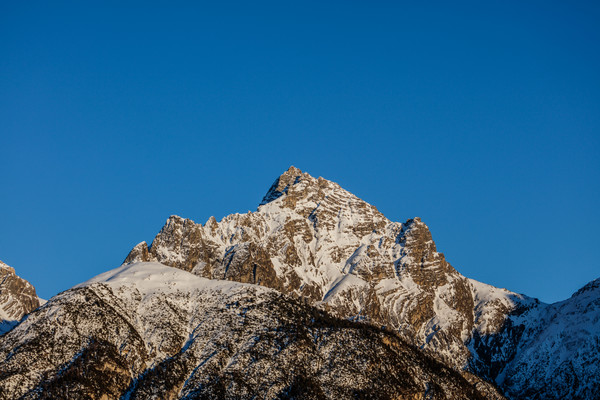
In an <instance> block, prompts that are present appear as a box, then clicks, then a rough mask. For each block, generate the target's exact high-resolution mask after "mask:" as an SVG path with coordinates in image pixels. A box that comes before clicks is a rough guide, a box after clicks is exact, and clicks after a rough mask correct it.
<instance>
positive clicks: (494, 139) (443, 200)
mask: <svg viewBox="0 0 600 400" xmlns="http://www.w3.org/2000/svg"><path fill="white" fill-rule="evenodd" d="M122 3H123V2H106V1H102V2H87V1H86V2H71V3H63V2H58V1H57V2H42V1H27V2H21V1H11V2H2V4H1V5H0V187H1V193H0V212H1V216H2V229H0V259H1V260H3V261H4V262H6V263H7V264H9V265H11V266H12V267H14V268H15V269H16V270H17V273H18V274H19V275H21V276H22V277H24V278H26V279H28V280H29V281H30V282H31V283H33V284H34V286H35V287H36V288H37V289H38V294H39V295H40V296H41V297H44V298H49V297H51V296H53V295H54V294H56V293H58V292H59V291H62V290H65V289H67V288H69V287H71V286H72V285H74V284H76V283H78V282H81V281H84V280H87V279H89V278H91V277H92V276H94V275H96V274H98V273H101V272H103V271H106V270H108V269H111V268H114V267H117V266H118V265H120V263H121V262H122V260H123V259H124V258H125V256H126V255H127V253H128V252H129V250H130V249H131V248H132V247H133V246H134V245H135V244H137V243H138V242H140V241H142V240H146V241H148V242H150V241H151V240H152V238H153V237H154V235H155V234H156V233H157V232H158V231H159V229H160V228H161V227H162V225H163V223H164V221H165V220H166V218H167V217H168V216H169V215H171V214H177V215H181V216H184V217H188V218H191V219H193V220H195V221H196V222H202V223H204V222H205V221H206V220H207V219H208V218H209V217H210V216H211V215H214V216H216V217H217V219H221V218H222V217H223V216H225V215H227V214H230V213H233V212H246V211H248V210H255V209H256V207H257V206H258V204H259V202H260V200H261V198H262V196H263V195H264V193H265V192H266V191H267V189H268V188H269V186H270V185H271V183H272V182H273V180H274V179H275V178H276V177H277V176H278V175H280V174H281V173H282V172H283V171H284V170H286V169H287V168H288V167H289V166H290V165H295V166H297V167H298V168H300V169H302V170H304V171H307V172H309V173H310V174H312V175H314V176H323V177H325V178H327V179H330V180H333V181H336V182H338V183H339V184H340V185H342V186H343V187H344V188H346V189H348V190H349V191H351V192H353V193H354V194H356V195H357V196H358V197H361V198H363V199H364V200H366V201H368V202H369V203H371V204H374V205H375V206H377V207H378V208H379V210H381V211H382V212H383V213H384V214H385V215H386V216H387V217H388V218H390V219H392V220H395V221H401V222H404V221H405V220H406V219H408V218H411V217H414V216H420V217H421V218H422V219H423V221H424V222H425V223H427V224H428V225H429V227H430V229H431V231H432V233H433V237H434V240H435V241H436V243H437V246H438V250H440V251H442V252H444V253H445V255H446V257H447V259H448V260H449V261H450V263H452V264H453V266H454V267H455V268H457V269H458V270H459V271H460V272H461V273H463V274H464V275H466V276H468V277H470V278H474V279H477V280H481V281H484V282H486V283H490V284H493V285H496V286H500V287H506V288H508V289H510V290H513V291H516V292H520V293H526V294H528V295H530V296H534V297H539V298H540V299H541V300H542V301H546V302H553V301H558V300H562V299H565V298H567V297H569V296H570V295H571V294H572V293H573V292H574V291H575V290H577V289H578V288H579V287H581V286H582V285H584V284H585V283H586V282H588V281H590V280H592V279H594V278H598V277H600V261H599V258H598V250H599V249H600V248H599V246H598V242H599V239H600V229H599V226H600V212H599V209H598V204H599V200H600V196H599V195H600V72H599V71H600V52H599V50H598V49H599V47H598V46H599V43H600V24H599V23H598V21H600V3H598V2H592V1H589V2H564V1H561V2H558V1H556V2H551V1H539V2H532V1H527V2H522V1H519V2H517V1H489V2H479V1H473V2H439V3H435V2H420V4H419V5H415V4H412V3H415V2H411V4H409V3H408V2H407V3H402V2H357V1H336V2H333V1H318V2H312V1H308V2H307V1H304V2H281V1H278V2H275V1H273V2H260V1H259V2H247V1H246V2H189V3H185V2H179V3H177V2H146V1H145V2H138V3H135V2H126V3H127V5H123V4H122ZM214 3H219V5H215V4H214Z"/></svg>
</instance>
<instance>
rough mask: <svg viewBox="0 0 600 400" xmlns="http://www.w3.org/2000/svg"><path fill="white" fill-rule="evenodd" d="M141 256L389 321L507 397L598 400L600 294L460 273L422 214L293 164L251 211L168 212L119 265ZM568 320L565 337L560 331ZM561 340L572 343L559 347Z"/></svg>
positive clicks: (330, 309)
mask: <svg viewBox="0 0 600 400" xmlns="http://www.w3.org/2000/svg"><path fill="white" fill-rule="evenodd" d="M140 261H143V262H148V261H152V262H159V263H162V264H165V265H168V266H171V267H174V268H178V269H181V270H184V271H189V272H191V273H193V274H195V275H197V276H200V277H204V278H208V279H220V280H230V281H237V282H242V283H252V284H256V285H261V286H265V287H268V288H271V289H275V290H277V291H278V292H281V293H284V294H286V295H288V296H291V297H294V298H297V299H301V300H302V301H305V302H307V303H308V304H310V305H313V306H315V307H317V308H319V309H320V310H323V311H325V312H327V313H329V314H331V315H334V316H336V317H338V318H343V319H347V320H351V321H363V322H368V323H370V324H372V325H375V326H385V327H386V328H387V329H390V330H393V331H395V332H397V333H398V334H399V335H400V336H401V337H402V338H403V340H405V341H407V342H408V343H410V344H412V345H414V346H417V347H419V348H420V349H422V350H423V351H424V352H426V353H427V354H429V355H430V356H432V357H435V358H437V359H438V360H439V361H441V362H443V363H445V364H447V365H450V366H452V367H453V368H455V369H457V370H467V371H471V372H473V373H475V374H477V375H479V376H481V377H483V378H485V379H488V380H490V381H494V382H496V383H497V384H498V385H500V387H501V388H502V389H503V390H504V391H505V392H506V393H507V394H509V396H511V397H512V398H530V399H538V398H539V399H541V398H548V399H554V398H556V399H558V398H562V397H565V396H566V397H569V398H582V399H583V398H590V395H591V397H600V391H599V389H598V382H599V381H600V378H598V376H599V375H598V374H595V375H594V374H593V373H592V372H594V371H596V370H597V367H598V365H599V364H600V356H599V355H600V348H599V343H600V340H599V336H600V334H599V332H600V329H599V327H598V324H597V322H598V318H599V317H598V316H599V313H600V306H598V303H597V301H595V300H594V295H596V293H597V292H595V291H589V290H587V291H585V293H592V294H591V295H586V297H585V298H586V299H588V300H586V301H587V302H586V301H583V300H581V299H579V297H580V296H575V298H572V299H569V300H567V303H565V304H561V303H558V304H554V305H548V304H544V303H541V302H540V301H538V300H537V299H533V298H530V297H527V296H525V295H521V294H517V293H513V292H510V291H508V290H505V289H498V288H495V287H493V286H490V285H486V284H484V283H481V282H477V281H474V280H471V279H468V278H466V277H464V276H463V275H461V274H460V273H459V272H458V271H457V270H456V269H454V268H453V267H452V266H451V265H450V264H449V263H448V262H447V261H446V260H445V257H444V255H443V254H442V253H440V252H438V251H437V248H436V245H435V242H434V241H433V238H432V235H431V232H430V231H429V228H428V227H427V225H426V224H425V223H423V222H422V221H421V220H420V219H419V218H412V219H409V220H407V221H406V222H404V223H399V222H392V221H390V220H388V219H387V218H386V217H385V216H384V215H382V214H381V213H380V212H379V211H378V210H377V208H375V207H374V206H372V205H370V204H368V203H366V202H365V201H363V200H361V199H359V198H357V197H356V196H354V195H353V194H351V193H349V192H348V191H346V190H344V189H343V188H341V187H340V186H339V185H338V184H336V183H334V182H331V181H328V180H326V179H323V178H320V177H319V178H314V177H312V176H310V175H309V174H307V173H305V172H302V171H300V170H299V169H297V168H294V167H290V169H288V170H287V171H286V172H284V173H283V174H282V175H281V176H280V177H279V178H278V179H277V180H276V181H275V182H274V183H273V185H272V186H271V188H270V189H269V190H268V192H267V194H266V195H265V196H264V198H263V200H262V202H261V203H260V205H259V207H258V210H257V211H256V212H249V213H247V214H232V215H229V216H226V217H225V218H223V219H222V220H221V221H220V222H217V221H216V219H215V218H214V217H211V218H210V219H209V220H208V221H207V222H206V223H205V224H204V225H202V224H197V223H195V222H194V221H192V220H190V219H184V218H181V217H178V216H171V217H170V218H169V219H168V220H167V222H166V224H165V225H164V227H163V228H162V229H161V231H160V232H159V233H158V235H157V236H156V237H155V238H154V240H153V242H152V244H151V246H148V245H147V244H146V243H145V242H142V243H140V244H138V245H137V246H135V247H134V249H133V250H132V251H131V252H130V254H129V255H128V256H127V258H126V259H125V264H127V263H131V262H140ZM483 262H484V260H483V261H482V263H483ZM597 298H598V297H597V296H596V297H595V299H597ZM583 303H585V305H584V304H583ZM571 319H574V320H577V321H578V322H577V324H575V325H571V323H570V321H571ZM574 326H578V327H579V328H578V330H577V331H576V332H575V331H573V333H574V334H576V339H575V340H574V341H571V340H569V339H567V338H565V337H564V333H562V332H564V330H561V329H563V328H568V329H575V327H574ZM567 331H568V330H567ZM561 335H563V336H561ZM557 346H558V347H557ZM563 347H564V348H565V349H570V350H565V351H563V350H560V351H559V353H560V354H559V355H556V354H555V353H556V352H557V351H558V350H557V349H562V348H563ZM577 348H580V349H581V352H578V350H577ZM584 349H585V351H586V352H585V354H583V350H584ZM588 350H589V352H588ZM564 357H567V358H564ZM569 357H574V358H573V359H569ZM569 363H571V364H573V363H574V364H573V365H571V364H569ZM534 372H535V376H537V378H538V379H537V380H536V381H533V380H531V379H529V375H528V374H534Z"/></svg>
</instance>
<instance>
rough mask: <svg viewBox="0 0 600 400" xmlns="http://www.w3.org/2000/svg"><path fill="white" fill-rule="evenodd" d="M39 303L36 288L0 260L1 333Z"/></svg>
mask: <svg viewBox="0 0 600 400" xmlns="http://www.w3.org/2000/svg"><path fill="white" fill-rule="evenodd" d="M39 305H40V299H39V298H38V297H37V295H36V293H35V288H34V287H33V286H32V285H31V284H30V283H29V282H27V281H26V280H25V279H23V278H20V277H19V276H17V274H16V273H15V270H14V269H13V268H11V267H9V266H8V265H6V264H4V263H3V262H2V261H0V335H1V334H3V333H4V332H6V331H8V330H9V329H11V328H12V327H13V326H15V325H16V324H17V323H18V322H19V321H20V320H21V318H23V316H24V315H26V314H28V313H30V312H31V311H33V310H35V309H36V308H37V307H39Z"/></svg>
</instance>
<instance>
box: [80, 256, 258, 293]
mask: <svg viewBox="0 0 600 400" xmlns="http://www.w3.org/2000/svg"><path fill="white" fill-rule="evenodd" d="M94 283H106V284H108V285H109V286H111V287H112V288H118V287H121V286H134V287H135V288H136V289H137V290H139V291H140V293H141V294H143V295H145V296H149V295H154V294H158V293H161V292H172V291H180V292H186V291H187V292H193V291H195V290H198V289H203V290H204V289H205V290H217V291H220V292H223V293H227V292H230V291H232V290H235V289H237V288H240V287H244V286H252V287H256V288H260V290H267V289H265V288H263V287H259V286H256V285H251V284H246V283H239V282H232V281H222V280H216V279H206V278H202V277H199V276H198V275H194V274H192V273H189V272H186V271H183V270H180V269H178V268H172V267H169V266H166V265H163V264H160V263H157V262H136V263H131V264H125V265H122V266H120V267H118V268H115V269H112V270H110V271H107V272H104V273H102V274H100V275H97V276H95V277H93V278H92V279H89V280H87V281H85V282H83V283H80V284H78V285H76V286H75V288H79V287H85V286H90V285H92V284H94Z"/></svg>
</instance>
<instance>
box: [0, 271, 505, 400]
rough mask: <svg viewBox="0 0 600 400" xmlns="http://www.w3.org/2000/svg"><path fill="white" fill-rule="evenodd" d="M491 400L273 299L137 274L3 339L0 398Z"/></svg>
mask: <svg viewBox="0 0 600 400" xmlns="http://www.w3.org/2000/svg"><path fill="white" fill-rule="evenodd" d="M255 397H260V398H296V399H321V398H351V397H361V398H396V399H424V398H427V399H478V398H492V399H499V398H501V396H499V395H498V394H497V393H496V392H495V390H494V389H493V388H492V387H491V386H490V385H488V384H486V383H485V382H483V381H481V380H479V379H477V378H475V377H474V376H472V375H468V374H465V375H464V376H462V375H461V374H459V373H458V372H456V371H454V370H452V369H450V368H447V367H445V366H444V365H442V364H440V363H438V362H436V361H434V360H433V359H431V358H428V357H426V356H425V355H423V354H422V353H421V352H420V351H419V350H418V349H416V348H414V347H412V346H410V345H408V344H406V343H405V342H404V341H403V340H401V339H400V338H399V337H398V336H397V335H396V334H394V333H392V332H389V331H386V330H382V329H379V328H375V327H372V326H368V325H364V324H357V323H353V322H349V321H345V320H339V319H336V318H332V317H331V316H329V315H327V314H326V313H323V312H322V311H319V310H317V309H316V308H313V307H310V306H308V305H305V304H303V303H301V302H298V301H296V300H294V299H291V298H289V297H287V296H285V295H282V294H280V293H279V292H277V291H274V290H271V289H267V288H263V287H260V286H256V285H248V284H241V283H236V282H227V281H219V280H207V279H203V278H199V277H196V276H194V275H192V274H190V273H187V272H184V271H181V270H178V269H174V268H171V267H167V266H164V265H161V264H157V263H135V264H129V265H126V266H123V267H120V268H118V269H116V270H113V271H109V272H107V273H105V274H102V275H99V276H98V277H96V278H94V279H92V280H90V281H88V282H86V283H84V284H82V285H79V286H78V287H75V288H73V289H70V290H68V291H66V292H63V293H61V294H60V295H58V296H55V297H54V298H52V299H51V300H50V301H49V302H48V303H46V304H45V305H44V306H42V307H40V308H39V309H37V310H36V311H34V312H33V313H31V314H30V315H29V317H28V318H27V319H26V320H24V321H23V322H22V323H20V324H19V325H18V326H16V327H15V328H14V329H13V330H11V331H10V332H8V333H7V334H6V335H5V336H3V337H2V338H0V398H2V399H9V398H10V399H13V398H22V399H34V398H91V399H107V398H111V399H112V398H121V399H149V398H161V399H167V398H168V399H201V398H202V399H221V398H248V399H249V398H255Z"/></svg>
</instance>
